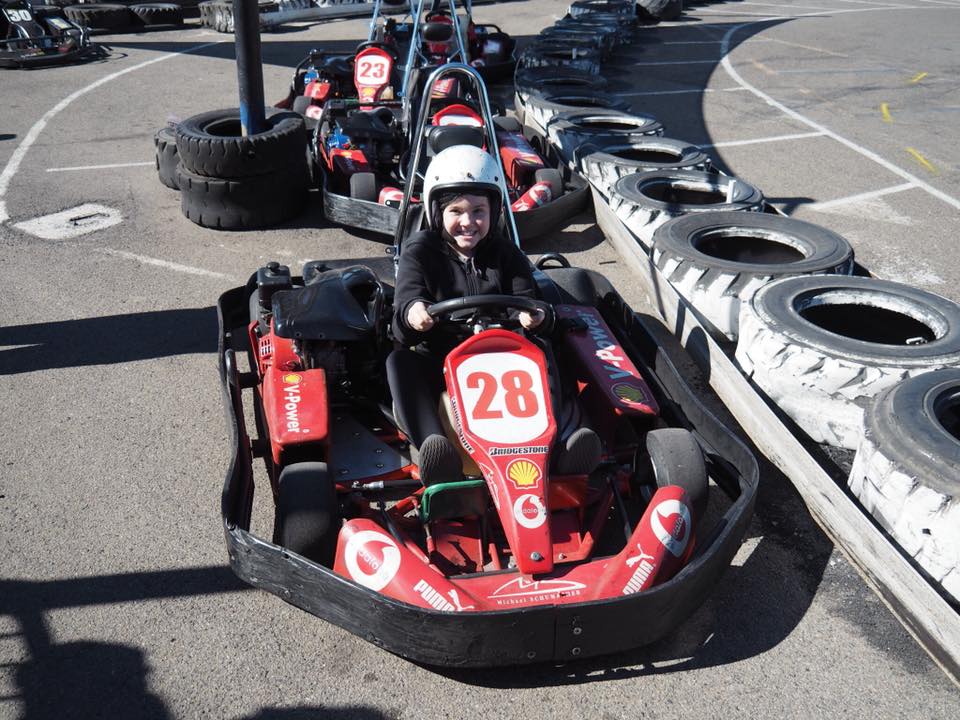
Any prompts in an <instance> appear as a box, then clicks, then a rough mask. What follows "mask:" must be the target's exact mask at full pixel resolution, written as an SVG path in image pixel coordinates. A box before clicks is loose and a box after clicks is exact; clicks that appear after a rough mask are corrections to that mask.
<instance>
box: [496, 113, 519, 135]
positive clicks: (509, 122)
mask: <svg viewBox="0 0 960 720" xmlns="http://www.w3.org/2000/svg"><path fill="white" fill-rule="evenodd" d="M493 124H494V125H496V126H497V129H498V130H503V132H507V133H522V132H523V125H521V124H520V121H519V120H517V119H516V118H515V117H513V116H511V115H498V116H497V117H495V118H494V119H493Z"/></svg>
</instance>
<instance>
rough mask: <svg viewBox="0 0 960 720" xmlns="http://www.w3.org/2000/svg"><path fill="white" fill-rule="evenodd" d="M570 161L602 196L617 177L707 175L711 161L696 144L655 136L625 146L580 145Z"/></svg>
mask: <svg viewBox="0 0 960 720" xmlns="http://www.w3.org/2000/svg"><path fill="white" fill-rule="evenodd" d="M574 162H575V163H576V165H577V166H578V167H579V168H580V169H581V172H582V173H583V175H585V176H586V178H587V180H589V181H590V182H591V183H593V186H594V187H596V188H597V190H599V191H600V192H601V193H602V194H603V195H604V197H610V191H611V189H612V188H613V186H614V185H615V184H616V183H617V181H618V180H620V178H622V177H624V176H626V175H631V174H633V173H638V172H640V173H642V172H653V171H655V170H699V171H701V172H709V171H710V170H712V168H713V161H712V160H711V159H710V156H709V155H707V154H706V153H705V152H704V151H703V150H701V149H700V148H699V147H697V146H696V145H691V144H690V143H688V142H686V141H684V140H675V139H673V138H665V137H659V136H656V135H654V136H648V137H640V138H635V139H632V140H630V141H629V142H625V143H616V144H603V143H598V144H594V143H588V144H586V145H583V144H581V145H580V147H578V148H577V150H576V152H575V153H574Z"/></svg>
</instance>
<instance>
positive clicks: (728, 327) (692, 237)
mask: <svg viewBox="0 0 960 720" xmlns="http://www.w3.org/2000/svg"><path fill="white" fill-rule="evenodd" d="M652 257H653V262H654V263H655V264H656V266H657V267H658V268H659V269H660V272H661V273H663V275H664V277H666V278H667V280H669V281H670V284H671V285H673V287H674V289H675V290H676V291H677V292H678V293H680V294H681V295H682V296H683V297H684V298H685V299H686V300H687V301H688V302H689V303H690V304H691V305H692V306H693V308H694V310H696V311H697V314H698V315H699V316H700V318H701V320H702V321H704V322H703V324H704V327H706V328H707V329H708V330H709V331H710V334H711V335H712V336H713V337H714V338H715V339H717V340H719V341H721V342H722V341H727V340H736V339H737V334H738V332H737V331H738V326H739V319H740V305H741V303H744V302H749V301H750V298H752V297H753V296H754V294H755V293H756V292H757V290H759V289H760V288H761V287H763V286H764V285H766V284H767V283H769V282H771V281H773V280H777V279H780V278H784V277H791V276H795V275H823V274H834V275H849V274H850V273H851V272H853V248H851V247H850V243H848V242H847V241H846V240H845V239H844V238H842V237H841V236H840V235H837V234H836V233H834V232H831V231H829V230H827V229H825V228H822V227H820V226H819V225H813V224H811V223H807V222H803V221H802V220H794V219H793V218H788V217H783V216H782V215H773V214H771V213H745V212H709V213H694V214H692V215H685V216H683V217H679V218H676V219H674V220H671V221H670V222H667V223H665V224H663V225H661V226H660V227H659V228H657V231H656V232H655V233H654V234H653V254H652Z"/></svg>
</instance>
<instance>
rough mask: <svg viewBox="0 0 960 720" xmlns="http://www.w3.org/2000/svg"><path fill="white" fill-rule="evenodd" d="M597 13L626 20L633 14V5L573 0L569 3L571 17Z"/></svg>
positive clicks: (608, 0) (623, 1)
mask: <svg viewBox="0 0 960 720" xmlns="http://www.w3.org/2000/svg"><path fill="white" fill-rule="evenodd" d="M598 12H600V13H613V14H614V15H620V16H622V17H623V18H625V19H626V18H629V17H630V16H631V14H632V13H633V4H632V3H631V2H628V0H574V2H572V3H570V16H571V17H575V18H576V17H580V16H581V15H589V14H591V13H598Z"/></svg>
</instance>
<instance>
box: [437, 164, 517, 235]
mask: <svg viewBox="0 0 960 720" xmlns="http://www.w3.org/2000/svg"><path fill="white" fill-rule="evenodd" d="M502 178H503V170H502V168H501V167H500V163H499V162H497V160H496V158H494V157H493V155H491V154H490V153H488V152H486V151H485V150H481V149H480V148H478V147H476V146H475V145H454V146H452V147H448V148H446V149H445V150H441V151H440V152H438V153H437V154H436V156H435V157H434V158H433V160H431V161H430V165H429V166H428V167H427V172H426V175H425V176H424V180H423V207H424V209H425V210H426V212H427V223H428V225H429V226H430V227H435V226H437V225H438V223H439V221H438V218H439V217H440V212H439V211H440V208H438V207H435V204H436V201H437V199H438V198H439V197H440V196H441V195H444V196H446V195H448V194H449V193H457V194H459V195H463V194H472V195H486V196H487V197H489V198H490V217H491V218H493V219H494V221H496V219H497V218H498V217H499V215H500V208H501V206H502V204H503V190H501V179H502Z"/></svg>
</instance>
